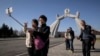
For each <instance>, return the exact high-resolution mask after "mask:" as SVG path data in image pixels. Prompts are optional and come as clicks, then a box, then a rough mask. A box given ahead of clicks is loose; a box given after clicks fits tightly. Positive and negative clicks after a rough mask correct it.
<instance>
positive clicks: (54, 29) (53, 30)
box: [50, 9, 81, 37]
mask: <svg viewBox="0 0 100 56" xmlns="http://www.w3.org/2000/svg"><path fill="white" fill-rule="evenodd" d="M79 16H80V13H79V12H78V11H77V12H76V14H75V15H74V14H71V13H70V10H69V9H65V11H64V15H61V16H59V15H58V14H57V16H56V20H55V21H54V22H53V23H52V24H51V25H50V32H51V33H50V37H55V36H56V33H57V31H58V28H59V24H60V21H61V20H63V19H64V18H66V17H70V18H73V19H75V21H76V23H77V25H78V27H81V25H80V24H79V22H80V21H81V19H80V18H79Z"/></svg>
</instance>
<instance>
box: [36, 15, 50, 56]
mask: <svg viewBox="0 0 100 56" xmlns="http://www.w3.org/2000/svg"><path fill="white" fill-rule="evenodd" d="M46 22H47V17H46V16H45V15H41V16H40V17H39V25H40V27H39V30H38V34H39V35H40V36H41V39H42V40H43V42H44V43H45V46H44V47H43V48H42V49H40V50H37V51H36V56H47V55H48V49H49V34H50V27H49V26H47V25H46Z"/></svg>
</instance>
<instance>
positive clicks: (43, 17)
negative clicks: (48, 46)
mask: <svg viewBox="0 0 100 56" xmlns="http://www.w3.org/2000/svg"><path fill="white" fill-rule="evenodd" d="M39 18H42V19H43V20H44V21H45V22H47V17H46V16H45V15H41V16H40V17H39Z"/></svg>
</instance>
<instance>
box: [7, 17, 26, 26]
mask: <svg viewBox="0 0 100 56" xmlns="http://www.w3.org/2000/svg"><path fill="white" fill-rule="evenodd" d="M9 16H10V17H11V18H12V19H13V20H15V21H16V22H17V23H18V24H20V25H21V26H22V27H24V26H23V24H22V23H20V22H19V21H18V20H17V19H15V18H14V17H13V16H12V15H9Z"/></svg>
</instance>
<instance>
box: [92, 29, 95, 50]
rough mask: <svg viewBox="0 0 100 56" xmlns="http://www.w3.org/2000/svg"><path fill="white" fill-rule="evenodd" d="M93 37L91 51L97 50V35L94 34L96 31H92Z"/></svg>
mask: <svg viewBox="0 0 100 56" xmlns="http://www.w3.org/2000/svg"><path fill="white" fill-rule="evenodd" d="M91 35H92V37H93V38H92V40H91V49H93V50H94V49H95V47H94V46H95V42H96V35H95V34H94V30H92V31H91Z"/></svg>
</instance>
